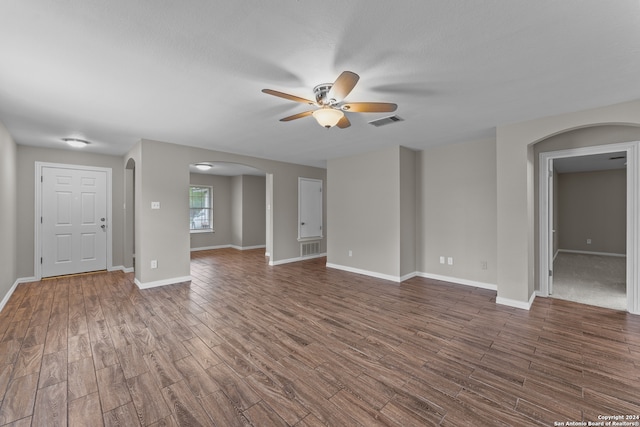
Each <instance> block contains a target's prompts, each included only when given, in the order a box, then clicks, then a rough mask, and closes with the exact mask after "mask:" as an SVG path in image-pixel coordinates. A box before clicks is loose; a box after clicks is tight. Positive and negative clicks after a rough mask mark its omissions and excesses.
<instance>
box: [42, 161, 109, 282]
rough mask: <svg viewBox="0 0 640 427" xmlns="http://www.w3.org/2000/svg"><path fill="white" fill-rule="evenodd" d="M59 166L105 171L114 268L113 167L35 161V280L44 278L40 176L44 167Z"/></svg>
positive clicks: (59, 167)
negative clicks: (41, 261)
mask: <svg viewBox="0 0 640 427" xmlns="http://www.w3.org/2000/svg"><path fill="white" fill-rule="evenodd" d="M46 167H48V168H58V169H74V170H88V171H94V172H105V173H106V175H107V177H106V180H107V182H106V185H107V265H106V267H107V270H109V269H110V268H113V218H114V216H113V207H112V202H113V190H112V188H111V187H112V183H113V179H112V169H111V168H103V167H98V166H84V165H68V164H63V163H48V162H35V180H34V184H35V187H36V188H35V192H34V193H35V203H34V205H35V215H34V218H33V220H34V233H33V234H34V242H33V243H34V251H33V253H34V257H33V272H34V276H35V280H40V279H42V265H41V264H40V258H42V224H41V223H40V221H38V219H40V217H41V216H42V185H41V184H42V182H41V180H40V177H41V176H42V169H43V168H46Z"/></svg>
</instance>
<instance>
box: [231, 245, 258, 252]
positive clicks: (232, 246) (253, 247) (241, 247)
mask: <svg viewBox="0 0 640 427" xmlns="http://www.w3.org/2000/svg"><path fill="white" fill-rule="evenodd" d="M229 247H230V248H233V249H237V250H239V251H248V250H251V249H264V248H266V247H267V246H266V245H255V246H236V245H229Z"/></svg>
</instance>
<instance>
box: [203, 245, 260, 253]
mask: <svg viewBox="0 0 640 427" xmlns="http://www.w3.org/2000/svg"><path fill="white" fill-rule="evenodd" d="M266 247H267V246H266V245H256V246H236V245H218V246H202V247H199V248H191V252H197V251H210V250H212V249H228V248H232V249H236V250H238V251H247V250H250V249H261V248H266Z"/></svg>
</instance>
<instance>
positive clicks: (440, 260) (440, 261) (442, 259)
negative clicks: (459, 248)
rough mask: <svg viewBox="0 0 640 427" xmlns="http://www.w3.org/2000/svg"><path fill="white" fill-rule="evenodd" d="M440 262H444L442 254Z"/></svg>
mask: <svg viewBox="0 0 640 427" xmlns="http://www.w3.org/2000/svg"><path fill="white" fill-rule="evenodd" d="M440 264H444V257H443V256H441V257H440Z"/></svg>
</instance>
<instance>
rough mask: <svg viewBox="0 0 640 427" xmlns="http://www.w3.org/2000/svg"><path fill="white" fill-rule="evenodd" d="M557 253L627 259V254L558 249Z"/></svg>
mask: <svg viewBox="0 0 640 427" xmlns="http://www.w3.org/2000/svg"><path fill="white" fill-rule="evenodd" d="M558 252H562V253H567V254H583V255H601V256H615V257H621V258H626V257H627V254H615V253H611V252H591V251H574V250H572V249H558Z"/></svg>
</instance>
